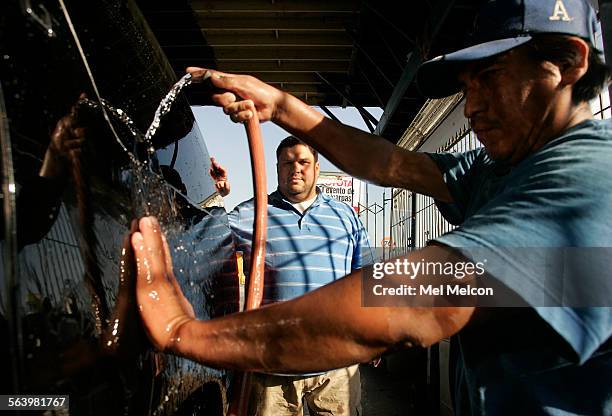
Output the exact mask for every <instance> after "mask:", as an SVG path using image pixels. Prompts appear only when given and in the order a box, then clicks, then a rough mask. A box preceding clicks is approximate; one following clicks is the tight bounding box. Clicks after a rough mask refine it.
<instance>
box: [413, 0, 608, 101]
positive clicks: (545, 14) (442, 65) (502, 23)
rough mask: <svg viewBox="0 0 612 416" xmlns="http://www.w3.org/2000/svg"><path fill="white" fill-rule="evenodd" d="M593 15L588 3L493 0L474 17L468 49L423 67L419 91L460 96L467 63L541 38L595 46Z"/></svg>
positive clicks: (431, 95) (435, 95)
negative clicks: (461, 73)
mask: <svg viewBox="0 0 612 416" xmlns="http://www.w3.org/2000/svg"><path fill="white" fill-rule="evenodd" d="M597 28H598V24H597V17H596V14H595V11H594V10H593V8H592V7H591V5H590V4H588V2H587V1H586V0H489V1H487V2H486V4H485V5H484V6H483V7H482V9H481V10H480V13H479V15H478V16H477V18H476V21H475V25H474V31H473V33H472V35H471V36H470V40H469V41H468V42H467V45H468V46H467V47H466V48H464V49H461V50H458V51H456V52H453V53H449V54H446V55H442V56H438V57H436V58H434V59H432V60H430V61H427V62H424V63H423V64H422V65H421V66H420V67H419V69H418V71H417V75H416V81H417V86H418V88H419V90H420V91H421V93H422V94H423V95H425V96H426V97H429V98H442V97H447V96H449V95H452V94H455V93H457V92H459V91H460V89H461V86H460V85H459V81H458V80H457V75H458V74H459V71H461V69H462V68H463V66H464V65H465V64H466V63H467V62H471V61H477V60H480V59H485V58H490V57H492V56H495V55H499V54H501V53H503V52H507V51H509V50H510V49H513V48H516V47H517V46H520V45H523V44H525V43H527V42H529V41H530V40H531V39H533V36H534V35H538V34H542V33H558V34H563V35H572V36H578V37H580V38H583V39H585V40H588V41H590V43H591V45H596V43H595V33H596V31H597Z"/></svg>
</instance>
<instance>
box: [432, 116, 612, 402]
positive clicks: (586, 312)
mask: <svg viewBox="0 0 612 416" xmlns="http://www.w3.org/2000/svg"><path fill="white" fill-rule="evenodd" d="M429 156H430V157H431V158H432V159H433V160H434V161H435V162H436V164H437V165H438V167H439V168H440V170H441V171H442V173H443V177H444V180H445V182H446V184H447V186H448V189H449V191H450V193H451V195H452V197H453V201H454V203H452V204H445V203H441V202H439V201H437V202H436V203H437V205H438V207H439V209H440V211H441V212H442V215H443V216H444V217H445V218H446V219H447V220H448V221H449V222H451V223H453V224H455V225H458V228H456V229H455V230H453V231H451V232H449V233H447V234H445V235H442V236H441V237H439V238H437V239H435V241H436V242H438V243H440V244H444V245H447V246H450V247H453V248H455V249H457V250H458V251H461V252H463V253H464V254H465V255H466V256H468V257H469V253H470V248H474V247H478V248H484V249H488V250H490V251H491V252H496V253H499V258H505V259H506V261H507V264H498V265H496V266H497V269H496V267H495V266H493V265H490V266H491V267H492V270H488V271H489V272H490V273H491V274H492V276H494V278H495V279H498V280H499V281H500V282H501V283H502V284H503V285H505V286H506V287H507V288H509V289H510V290H511V291H513V292H515V293H516V294H517V295H518V296H519V297H521V298H522V299H523V300H524V301H525V302H526V303H527V304H528V305H530V306H531V308H524V309H525V310H522V311H518V312H516V314H513V313H509V312H508V311H506V312H504V313H501V314H500V312H499V311H496V312H494V313H496V314H500V315H503V316H505V318H504V319H505V320H504V319H501V320H499V321H495V320H492V322H490V323H488V324H487V325H488V329H490V331H491V332H490V334H487V333H486V332H484V333H483V331H482V328H481V330H479V331H469V330H468V331H463V332H462V334H460V339H461V340H460V344H461V352H462V356H463V358H464V361H465V369H464V370H465V374H464V376H465V377H466V380H464V381H467V383H468V385H469V386H470V387H469V388H468V390H469V394H470V396H471V397H470V402H471V408H472V411H476V412H477V413H479V414H481V413H482V414H500V413H501V414H512V412H510V411H509V409H514V410H516V411H529V412H531V411H534V412H536V413H538V414H612V353H611V352H610V348H609V345H608V344H609V338H610V335H611V334H612V308H610V307H609V306H610V305H612V290H611V287H612V286H611V284H610V282H612V265H611V266H610V267H607V268H605V270H603V271H602V268H598V269H597V270H598V272H597V273H579V272H576V270H575V269H572V270H573V272H572V273H573V274H572V273H569V275H568V271H567V270H562V272H563V273H565V275H564V276H563V277H562V278H560V279H558V280H551V279H550V276H548V278H547V279H544V278H543V276H542V270H543V269H542V267H543V266H542V265H541V264H536V263H537V261H538V260H537V259H534V258H535V257H537V255H534V256H524V257H522V258H513V256H509V255H505V256H504V254H507V253H508V252H509V249H510V252H512V251H511V250H512V249H516V248H519V249H520V248H523V249H524V248H534V250H533V252H535V253H538V250H540V249H541V248H564V247H572V248H577V249H580V250H583V251H582V252H587V253H591V254H592V253H596V254H595V255H594V257H598V258H599V260H601V257H602V256H601V253H606V252H607V251H606V250H610V251H611V252H612V122H611V121H609V120H606V121H595V120H589V121H586V122H583V123H581V124H579V125H577V126H574V127H573V128H571V129H569V130H567V131H566V132H564V133H563V134H562V135H561V136H559V137H557V138H555V139H553V140H551V141H550V142H549V143H547V144H546V145H545V146H544V147H542V148H541V149H540V150H538V151H537V152H536V153H534V154H532V155H529V156H528V157H527V158H525V159H524V160H523V161H521V162H520V163H519V164H518V165H516V166H513V167H508V166H504V165H503V164H502V163H497V162H494V161H492V160H491V159H490V158H489V157H488V155H487V154H486V152H485V150H484V149H477V150H473V151H469V152H466V153H455V154H450V153H446V154H430V155H429ZM514 257H516V256H514ZM532 257H533V258H532ZM610 262H611V263H612V258H610ZM566 269H567V268H566ZM501 270H504V272H500V271H501ZM508 270H511V271H515V272H510V273H506V271H508ZM572 280H573V283H574V285H575V286H576V287H578V285H579V287H580V288H582V290H583V291H591V292H592V293H596V294H597V299H599V302H598V303H596V305H598V306H600V305H602V301H601V299H610V301H609V303H607V301H605V302H604V303H605V304H603V305H602V306H600V307H593V306H591V304H589V303H588V301H587V302H586V303H585V304H584V305H582V307H580V305H573V306H572V307H561V306H558V307H551V306H550V305H565V303H563V296H564V291H565V293H566V292H567V289H566V288H565V287H560V288H559V287H553V286H554V285H558V286H559V285H562V284H563V282H567V281H572ZM543 282H544V283H543ZM559 282H561V283H559ZM576 282H579V283H576ZM587 296H588V294H587ZM534 312H535V313H534ZM530 314H531V315H530ZM526 317H528V319H529V322H524V321H523V322H521V320H524V319H526ZM517 321H518V322H517ZM504 325H505V326H506V329H504V328H503V326H504ZM534 333H537V334H534ZM489 336H499V337H501V338H500V339H499V340H493V341H492V340H491V339H490V338H489V339H487V337H489ZM505 337H509V338H508V339H506V338H505ZM502 339H503V341H502ZM527 339H529V340H531V341H529V342H525V341H524V340H527ZM518 340H520V341H518ZM500 342H503V343H505V345H504V347H503V348H501V349H499V348H498V347H499V343H500ZM483 345H487V346H489V347H491V349H495V350H496V353H495V354H487V353H486V351H484V350H483V347H482V346H483ZM513 345H514V346H513ZM474 351H479V353H477V354H475V353H474ZM534 360H535V361H534ZM604 369H605V371H603V370H604ZM536 374H537V376H536ZM593 377H598V378H599V377H603V379H601V378H599V379H592V378H593ZM602 386H603V387H602ZM564 392H565V393H564ZM516 394H520V396H521V397H513V396H515V395H516ZM576 398H579V399H580V400H575V399H576ZM491 406H494V407H491ZM504 406H505V407H506V410H504V411H503V412H502V411H501V410H500V409H502V408H504ZM581 406H582V407H581ZM460 407H461V406H460ZM475 409H479V410H475ZM514 414H516V413H514Z"/></svg>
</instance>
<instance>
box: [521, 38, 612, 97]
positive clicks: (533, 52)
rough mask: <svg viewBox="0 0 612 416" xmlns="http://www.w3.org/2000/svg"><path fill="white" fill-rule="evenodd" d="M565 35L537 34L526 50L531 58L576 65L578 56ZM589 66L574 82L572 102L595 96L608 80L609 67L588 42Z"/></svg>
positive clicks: (609, 74) (563, 64)
mask: <svg viewBox="0 0 612 416" xmlns="http://www.w3.org/2000/svg"><path fill="white" fill-rule="evenodd" d="M568 38H569V36H566V35H538V36H535V37H534V38H533V40H532V41H530V42H529V43H527V47H528V48H527V50H528V51H529V55H530V56H531V58H532V59H535V60H538V61H549V62H553V63H555V64H559V65H561V66H565V65H570V66H573V65H576V63H577V62H578V59H579V56H578V51H577V50H576V48H575V47H574V46H573V44H572V43H570V42H568V41H567V39H568ZM587 43H588V45H589V68H588V70H587V72H586V73H585V74H584V75H583V76H582V78H580V79H579V80H578V82H576V84H574V87H573V90H572V102H573V103H574V104H579V103H582V102H588V101H590V100H592V99H593V98H595V97H597V96H598V95H599V94H600V93H601V90H602V88H603V87H604V86H605V85H607V84H608V83H609V82H610V77H611V73H610V69H609V68H608V67H607V66H606V64H605V63H604V62H603V61H602V59H601V56H600V54H599V52H598V51H597V50H596V49H595V48H594V47H593V45H591V44H590V42H588V41H587Z"/></svg>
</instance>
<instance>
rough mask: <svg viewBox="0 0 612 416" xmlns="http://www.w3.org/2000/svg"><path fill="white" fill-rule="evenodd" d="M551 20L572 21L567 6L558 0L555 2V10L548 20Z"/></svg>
mask: <svg viewBox="0 0 612 416" xmlns="http://www.w3.org/2000/svg"><path fill="white" fill-rule="evenodd" d="M548 19H549V20H563V21H564V22H570V21H571V20H572V18H571V17H569V14H567V9H566V8H565V4H563V1H561V0H557V1H556V2H555V10H553V13H552V16H550V17H549V18H548Z"/></svg>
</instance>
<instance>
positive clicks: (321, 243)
mask: <svg viewBox="0 0 612 416" xmlns="http://www.w3.org/2000/svg"><path fill="white" fill-rule="evenodd" d="M253 217H254V200H253V199H250V200H248V201H245V202H243V203H242V204H240V205H238V206H237V207H236V208H234V210H233V211H232V212H231V213H230V214H229V223H230V227H231V228H232V231H233V234H234V238H235V241H236V245H237V247H236V249H237V250H241V251H243V252H244V253H245V255H244V258H245V269H248V265H249V264H250V251H251V250H250V249H251V238H252V233H253ZM372 261H373V256H372V251H371V249H370V244H369V241H368V236H367V233H366V231H365V229H364V228H363V224H362V223H361V221H360V220H359V218H357V215H356V214H355V211H354V210H353V209H352V208H351V207H350V206H348V205H347V204H345V203H342V202H338V201H336V200H334V199H332V198H330V197H329V196H327V195H325V194H322V193H320V192H318V195H317V198H316V199H315V201H314V202H313V204H312V205H311V206H310V207H309V208H308V209H307V210H306V211H305V212H304V214H300V213H299V211H298V210H297V209H295V208H294V207H293V206H292V205H291V203H290V202H289V201H287V200H285V199H284V198H283V196H282V194H281V193H280V192H279V191H275V192H273V193H271V194H270V195H269V196H268V236H267V242H266V273H265V281H264V282H265V283H264V286H265V288H264V296H263V304H267V303H272V302H277V301H284V300H289V299H292V298H294V297H297V296H300V295H303V294H305V293H307V292H309V291H311V290H313V289H316V288H318V287H321V286H323V285H325V284H327V283H330V282H332V281H334V280H336V279H338V278H340V277H343V276H345V275H347V274H349V273H350V272H351V271H352V270H355V269H359V268H361V267H363V266H364V265H367V264H369V263H371V262H372ZM245 272H247V273H248V270H245Z"/></svg>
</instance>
